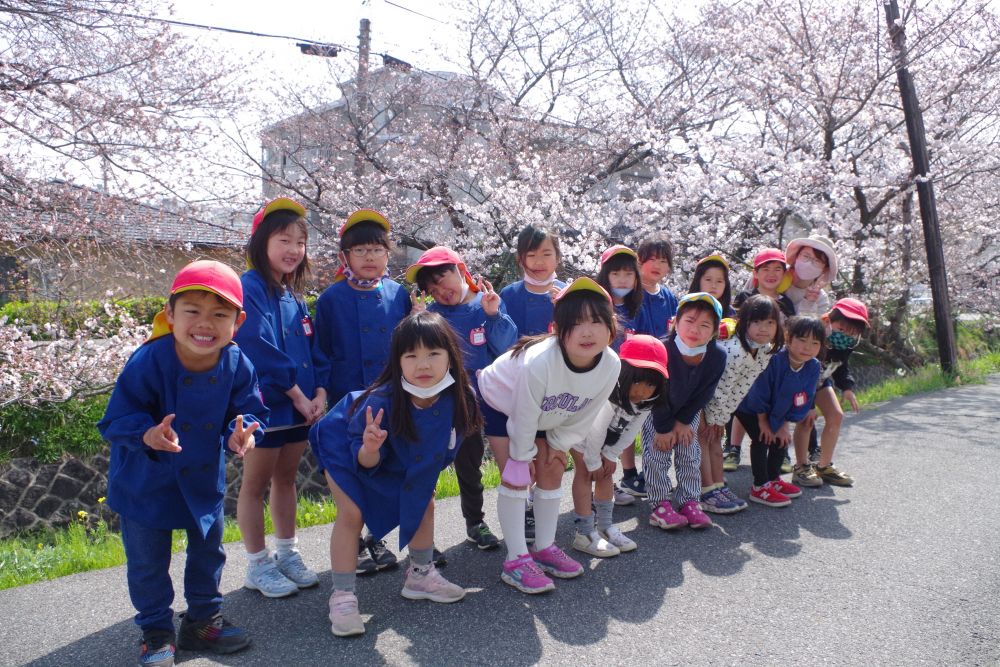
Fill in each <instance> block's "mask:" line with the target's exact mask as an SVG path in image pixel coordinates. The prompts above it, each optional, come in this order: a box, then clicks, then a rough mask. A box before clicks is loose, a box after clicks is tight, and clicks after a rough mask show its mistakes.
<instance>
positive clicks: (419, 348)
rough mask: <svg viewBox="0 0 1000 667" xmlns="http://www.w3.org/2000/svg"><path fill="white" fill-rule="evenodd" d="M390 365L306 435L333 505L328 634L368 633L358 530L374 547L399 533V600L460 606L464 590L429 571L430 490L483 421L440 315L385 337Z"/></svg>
mask: <svg viewBox="0 0 1000 667" xmlns="http://www.w3.org/2000/svg"><path fill="white" fill-rule="evenodd" d="M389 354H390V357H389V359H390V361H389V365H388V366H387V367H386V368H385V370H383V372H382V375H381V376H379V378H378V379H377V380H376V382H375V384H374V385H372V386H371V387H370V388H368V389H367V390H365V391H358V392H352V393H350V394H348V395H347V396H345V397H344V398H343V399H342V400H341V401H340V402H339V403H337V405H336V406H335V407H334V408H333V409H332V410H330V413H329V414H328V415H327V416H326V417H324V418H323V419H322V420H321V421H320V422H319V423H318V424H316V425H315V426H314V427H313V428H312V430H311V431H310V433H309V441H310V443H311V444H312V447H313V452H314V453H315V454H316V459H317V460H318V461H319V462H320V465H321V466H322V467H323V470H324V471H325V472H326V479H327V483H328V484H329V486H330V491H331V492H332V493H333V499H334V501H335V502H336V504H337V521H336V523H334V526H333V532H332V533H331V535H330V569H331V570H332V580H333V593H332V595H331V596H330V623H331V630H332V632H333V634H335V635H337V636H341V637H342V636H349V635H356V634H361V633H363V632H364V631H365V626H364V623H363V622H362V620H361V616H360V614H359V613H358V598H357V596H356V595H355V593H354V590H355V576H356V575H355V553H356V544H357V540H358V537H359V536H360V535H361V528H362V526H363V525H364V524H367V525H368V528H369V529H370V530H371V532H372V535H373V536H374V537H375V539H382V538H383V537H385V535H386V534H387V533H389V531H391V530H392V529H394V528H396V527H397V526H398V527H399V546H400V548H403V547H405V546H407V545H409V550H410V567H409V569H408V570H407V572H406V578H405V581H404V584H403V590H402V595H403V597H405V598H407V599H410V600H431V601H434V602H457V601H458V600H461V599H462V598H463V597H465V589H463V588H462V587H461V586H457V585H455V584H453V583H451V582H449V581H447V580H446V579H445V578H444V577H442V576H441V574H440V572H439V571H438V570H437V569H436V568H435V566H434V562H433V560H432V559H433V549H434V547H433V545H434V488H435V486H436V485H437V479H438V475H439V474H440V473H441V471H442V470H444V468H445V467H446V466H447V465H448V464H449V463H451V461H453V460H454V458H455V455H456V453H457V451H458V446H459V444H460V443H461V442H462V440H463V439H464V437H465V435H466V434H468V433H478V432H479V429H480V428H482V419H481V417H480V414H479V409H478V408H477V407H476V398H475V395H474V393H473V391H472V387H471V386H470V384H469V380H468V376H467V375H466V373H465V370H464V369H463V368H462V357H461V352H460V351H459V348H458V341H457V339H456V337H455V333H454V331H453V330H452V328H451V327H450V326H449V325H448V323H447V322H446V321H445V319H444V318H443V317H441V316H440V315H438V314H437V313H429V312H417V313H413V314H412V315H410V316H409V317H406V318H405V319H404V320H403V321H402V322H400V323H399V326H398V327H397V328H396V330H395V331H394V332H393V334H392V343H391V347H390V351H389Z"/></svg>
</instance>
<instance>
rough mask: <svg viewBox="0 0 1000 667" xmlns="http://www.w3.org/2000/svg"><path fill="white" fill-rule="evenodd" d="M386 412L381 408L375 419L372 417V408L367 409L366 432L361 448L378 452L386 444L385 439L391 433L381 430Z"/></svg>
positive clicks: (363, 435) (362, 438)
mask: <svg viewBox="0 0 1000 667" xmlns="http://www.w3.org/2000/svg"><path fill="white" fill-rule="evenodd" d="M384 413H385V410H384V409H382V408H379V410H378V413H377V414H376V415H375V417H374V418H373V417H372V406H370V405H369V406H368V407H367V408H365V432H364V433H363V434H362V436H361V446H362V447H364V448H365V449H367V450H370V451H378V450H379V449H381V447H382V443H383V442H385V437H386V436H387V435H389V432H388V431H386V430H384V429H382V428H381V424H382V415H383V414H384Z"/></svg>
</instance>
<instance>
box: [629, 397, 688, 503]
mask: <svg viewBox="0 0 1000 667" xmlns="http://www.w3.org/2000/svg"><path fill="white" fill-rule="evenodd" d="M699 423H701V411H699V412H698V415H697V416H696V417H695V418H694V420H693V421H692V422H691V424H690V426H691V430H693V431H694V440H692V442H691V444H690V445H687V446H684V445H676V446H675V447H674V448H673V449H672V450H671V451H669V452H661V451H659V450H658V449H655V448H654V447H653V440H654V439H655V438H656V431H655V430H654V429H653V416H652V415H650V416H649V417H647V418H646V423H644V424H643V425H642V472H643V474H644V475H645V476H646V493H648V494H649V503H650V504H651V505H653V506H654V507H655V506H656V505H658V504H659V503H660V502H661V501H664V500H668V499H669V498H670V494H671V493H672V492H673V490H674V487H673V484H672V483H671V482H670V475H669V472H670V462H671V459H673V464H674V474H675V475H676V476H677V493H675V494H674V500H676V501H677V502H676V503H675V505H677V506H678V507H679V506H681V505H683V504H684V503H686V502H687V501H689V500H700V499H701V446H700V444H699V443H698V424H699Z"/></svg>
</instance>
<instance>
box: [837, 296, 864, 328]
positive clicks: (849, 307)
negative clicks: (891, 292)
mask: <svg viewBox="0 0 1000 667" xmlns="http://www.w3.org/2000/svg"><path fill="white" fill-rule="evenodd" d="M830 310H839V311H840V314H841V315H843V316H844V317H846V318H847V319H849V320H858V321H860V322H864V323H865V326H868V306H866V305H865V304H863V303H862V302H860V301H858V300H857V299H852V298H850V297H846V298H843V299H840V300H839V301H837V303H835V304H833V308H831V309H830Z"/></svg>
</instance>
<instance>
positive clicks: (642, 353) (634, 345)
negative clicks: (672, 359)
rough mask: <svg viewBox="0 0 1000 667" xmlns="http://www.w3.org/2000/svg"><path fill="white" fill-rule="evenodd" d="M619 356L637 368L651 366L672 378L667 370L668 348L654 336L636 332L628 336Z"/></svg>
mask: <svg viewBox="0 0 1000 667" xmlns="http://www.w3.org/2000/svg"><path fill="white" fill-rule="evenodd" d="M618 356H619V357H620V358H621V360H622V361H627V362H628V363H629V364H630V365H632V366H635V367H636V368H649V369H651V370H654V371H656V372H657V373H659V374H660V375H662V376H663V377H665V378H668V379H669V378H670V373H669V372H668V371H667V348H665V347H664V346H663V343H661V342H660V341H659V340H658V339H656V338H654V337H653V336H648V335H646V334H636V335H635V336H630V337H629V338H626V339H625V342H623V343H622V347H621V351H620V352H619V353H618Z"/></svg>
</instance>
